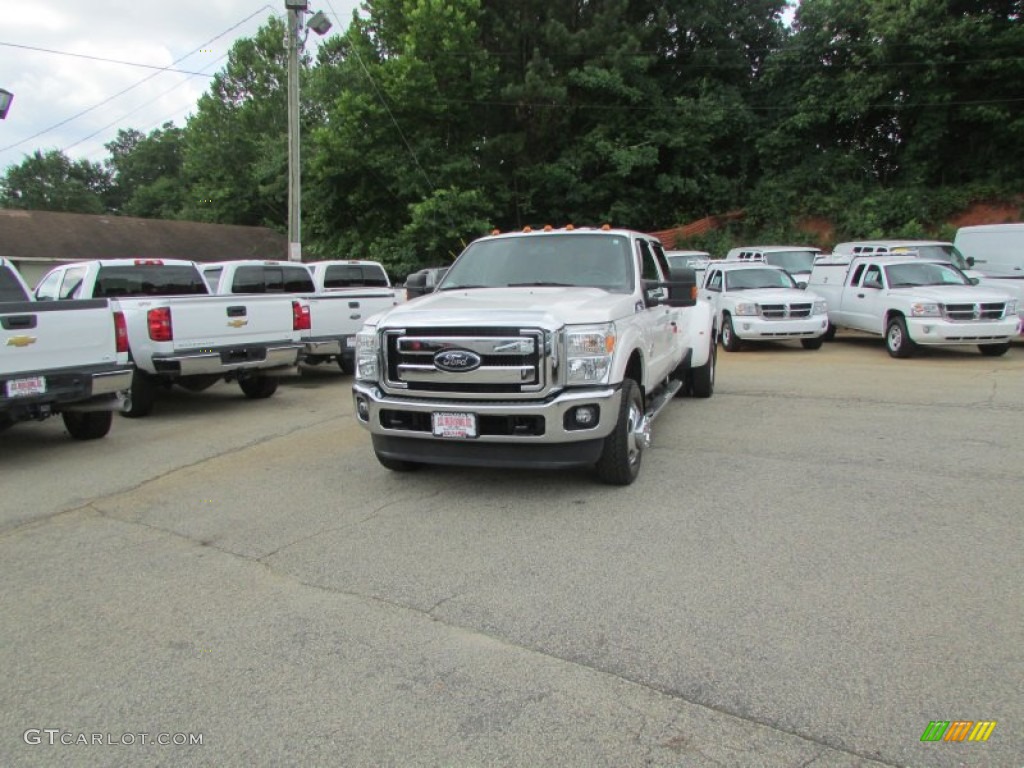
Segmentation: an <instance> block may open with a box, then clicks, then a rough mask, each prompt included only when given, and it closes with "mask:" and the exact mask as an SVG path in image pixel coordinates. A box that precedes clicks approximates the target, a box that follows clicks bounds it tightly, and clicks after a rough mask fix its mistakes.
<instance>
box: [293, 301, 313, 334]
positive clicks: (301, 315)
mask: <svg viewBox="0 0 1024 768" xmlns="http://www.w3.org/2000/svg"><path fill="white" fill-rule="evenodd" d="M312 327H313V325H312V323H311V322H310V319H309V307H308V306H307V305H305V304H302V303H301V302H298V301H293V302H292V330H293V331H308V330H309V329H310V328H312Z"/></svg>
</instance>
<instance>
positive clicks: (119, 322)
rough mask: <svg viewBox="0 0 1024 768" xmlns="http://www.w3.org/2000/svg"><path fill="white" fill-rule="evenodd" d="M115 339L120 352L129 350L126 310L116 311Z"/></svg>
mask: <svg viewBox="0 0 1024 768" xmlns="http://www.w3.org/2000/svg"><path fill="white" fill-rule="evenodd" d="M114 340H115V341H116V342H117V352H118V354H120V353H122V352H127V351H128V324H127V323H126V322H125V320H124V312H115V313H114Z"/></svg>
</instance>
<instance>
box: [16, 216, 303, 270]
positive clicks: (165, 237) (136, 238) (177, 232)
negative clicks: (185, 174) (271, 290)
mask: <svg viewBox="0 0 1024 768" xmlns="http://www.w3.org/2000/svg"><path fill="white" fill-rule="evenodd" d="M287 254H288V238H287V237H286V236H285V235H284V234H281V233H278V232H275V231H274V230H272V229H270V228H268V227H243V226H237V225H233V224H201V223H199V222H197V221H169V220H165V219H137V218H133V217H130V216H104V215H99V216H97V215H92V214H85V213H57V212H54V211H20V210H12V209H2V208H0V256H2V257H5V258H9V259H48V260H54V261H83V260H88V259H131V258H147V257H148V258H166V259H187V260H189V261H224V260H233V259H286V258H287Z"/></svg>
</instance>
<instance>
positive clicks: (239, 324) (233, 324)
mask: <svg viewBox="0 0 1024 768" xmlns="http://www.w3.org/2000/svg"><path fill="white" fill-rule="evenodd" d="M248 324H249V321H248V320H228V325H230V326H231V327H232V328H241V327H242V326H243V325H248Z"/></svg>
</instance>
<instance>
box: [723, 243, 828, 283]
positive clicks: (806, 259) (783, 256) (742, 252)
mask: <svg viewBox="0 0 1024 768" xmlns="http://www.w3.org/2000/svg"><path fill="white" fill-rule="evenodd" d="M820 255H821V249H820V248H812V247H811V246H806V245H743V246H740V247H739V248H733V249H732V250H730V251H729V252H728V253H727V254H726V255H725V260H726V261H741V262H762V263H764V264H770V265H771V266H773V267H782V268H783V269H784V270H786V271H787V272H789V274H790V276H791V277H792V278H793V279H794V280H795V281H796V282H798V283H804V284H806V283H807V281H808V279H810V276H811V267H813V266H814V259H815V258H816V257H818V256H820Z"/></svg>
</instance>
